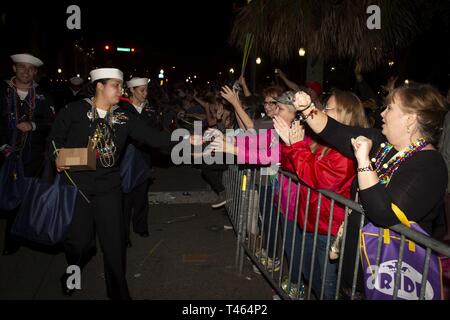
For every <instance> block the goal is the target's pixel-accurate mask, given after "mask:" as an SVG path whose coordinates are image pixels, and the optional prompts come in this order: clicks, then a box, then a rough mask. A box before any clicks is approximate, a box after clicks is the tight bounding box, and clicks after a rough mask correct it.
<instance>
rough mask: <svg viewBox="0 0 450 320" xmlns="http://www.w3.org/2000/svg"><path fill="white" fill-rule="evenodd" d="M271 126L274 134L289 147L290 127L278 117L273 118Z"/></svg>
mask: <svg viewBox="0 0 450 320" xmlns="http://www.w3.org/2000/svg"><path fill="white" fill-rule="evenodd" d="M273 126H274V128H275V130H276V132H277V133H278V135H279V136H280V138H281V140H283V141H284V143H285V144H287V145H288V146H290V145H291V142H290V139H289V131H290V127H289V125H288V124H287V123H286V121H284V120H283V118H281V117H280V116H275V117H274V118H273Z"/></svg>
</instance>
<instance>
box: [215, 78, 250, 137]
mask: <svg viewBox="0 0 450 320" xmlns="http://www.w3.org/2000/svg"><path fill="white" fill-rule="evenodd" d="M220 95H221V96H222V97H223V98H224V99H226V100H227V101H228V102H229V103H231V105H232V106H233V108H234V111H235V112H236V115H237V117H238V122H240V123H239V126H240V127H241V124H242V125H243V128H242V127H241V129H245V130H249V129H253V128H254V127H255V126H254V123H253V120H252V119H251V118H250V117H249V115H248V114H247V112H245V110H244V108H242V104H241V101H240V100H239V96H238V94H237V92H235V91H233V90H231V89H230V88H229V87H228V86H224V87H222V91H221V92H220Z"/></svg>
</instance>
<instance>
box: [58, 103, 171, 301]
mask: <svg viewBox="0 0 450 320" xmlns="http://www.w3.org/2000/svg"><path fill="white" fill-rule="evenodd" d="M90 101H91V100H89V99H86V100H81V101H77V102H73V103H71V104H69V105H67V106H66V107H65V108H63V109H61V111H60V112H59V114H58V116H57V118H56V119H55V122H54V124H53V127H52V130H51V133H50V136H49V142H51V141H52V140H53V141H54V142H55V144H56V147H57V148H58V149H59V148H63V147H64V148H80V147H81V148H83V147H86V146H87V143H88V137H90V136H92V135H93V132H94V131H95V128H96V127H97V125H98V124H100V123H102V122H105V121H106V123H111V122H109V120H106V119H109V117H111V116H112V128H111V129H112V132H113V141H114V144H115V146H116V148H117V152H116V155H120V154H121V153H122V150H123V149H124V147H125V145H126V141H127V138H128V137H132V138H133V139H136V140H138V141H141V142H143V143H145V144H147V145H150V146H152V147H162V146H168V145H170V135H169V134H165V133H160V132H159V131H157V130H154V129H153V128H152V127H149V126H147V125H146V124H145V123H144V122H143V121H141V120H139V119H138V118H137V117H136V116H135V115H133V114H131V113H130V112H127V111H126V110H121V109H120V108H118V106H113V107H112V108H111V110H110V112H109V113H108V114H107V116H106V119H100V118H96V117H95V116H94V115H95V114H96V111H95V108H94V107H93V106H92V102H90ZM69 174H70V175H71V177H72V179H73V180H74V182H75V183H76V184H77V186H78V187H79V189H80V190H81V191H82V192H83V193H84V194H85V195H86V196H87V198H88V199H89V201H90V203H88V202H87V201H86V200H85V199H84V198H83V197H82V196H78V198H77V202H76V208H75V213H74V217H73V220H72V223H71V226H70V228H69V231H68V233H67V235H66V238H65V240H64V241H63V245H64V249H65V254H66V259H67V263H68V265H78V266H80V268H83V267H84V265H85V264H86V263H87V258H88V256H89V253H90V252H91V249H92V248H93V247H95V234H96V233H97V234H98V238H99V241H100V245H101V248H102V251H103V259H104V268H105V280H106V287H107V294H108V297H109V298H111V299H129V298H130V295H129V290H128V285H127V280H126V247H125V225H124V218H123V213H122V192H121V179H120V171H119V167H118V166H117V161H116V162H115V164H114V165H113V166H111V167H104V166H103V165H102V163H101V162H100V161H99V159H98V160H97V169H96V170H95V171H78V172H71V173H70V171H69ZM67 183H69V182H67Z"/></svg>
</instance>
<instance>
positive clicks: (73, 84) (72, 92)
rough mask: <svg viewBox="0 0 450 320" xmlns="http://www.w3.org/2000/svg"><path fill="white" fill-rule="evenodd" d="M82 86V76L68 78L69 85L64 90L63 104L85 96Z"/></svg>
mask: <svg viewBox="0 0 450 320" xmlns="http://www.w3.org/2000/svg"><path fill="white" fill-rule="evenodd" d="M82 87H83V78H80V77H78V76H77V77H72V78H70V79H69V85H68V86H67V88H66V89H65V92H64V103H63V105H64V106H65V105H67V104H69V103H71V102H75V101H78V100H81V99H83V98H86V96H85V95H84V93H83V90H82Z"/></svg>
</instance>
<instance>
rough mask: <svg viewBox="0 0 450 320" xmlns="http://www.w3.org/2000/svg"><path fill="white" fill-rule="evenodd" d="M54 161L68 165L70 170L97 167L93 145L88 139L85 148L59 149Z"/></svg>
mask: <svg viewBox="0 0 450 320" xmlns="http://www.w3.org/2000/svg"><path fill="white" fill-rule="evenodd" d="M56 163H57V164H58V166H61V167H70V171H85V170H95V169H96V168H97V159H96V150H95V145H94V143H93V142H92V141H91V140H89V142H88V146H87V147H86V148H63V149H60V150H59V153H58V158H57V159H56Z"/></svg>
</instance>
